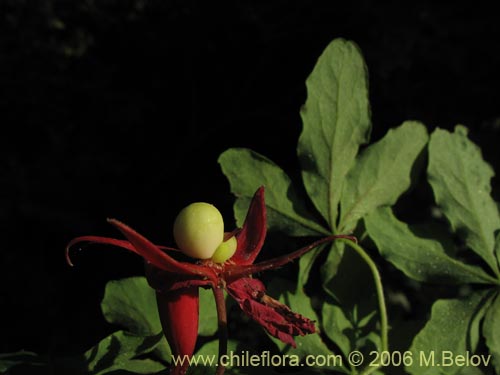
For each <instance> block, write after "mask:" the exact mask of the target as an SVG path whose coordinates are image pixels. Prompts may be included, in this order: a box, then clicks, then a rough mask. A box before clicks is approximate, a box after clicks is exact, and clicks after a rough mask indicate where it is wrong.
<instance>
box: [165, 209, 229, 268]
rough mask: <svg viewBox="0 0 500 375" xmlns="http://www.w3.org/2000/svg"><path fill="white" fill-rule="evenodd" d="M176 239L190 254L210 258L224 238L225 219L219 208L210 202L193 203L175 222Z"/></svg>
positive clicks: (199, 257) (195, 256)
mask: <svg viewBox="0 0 500 375" xmlns="http://www.w3.org/2000/svg"><path fill="white" fill-rule="evenodd" d="M174 239H175V242H176V243H177V246H178V247H179V248H180V249H181V250H182V251H183V252H184V253H185V254H186V255H188V256H190V257H192V258H197V259H209V258H211V257H212V255H213V254H214V252H215V250H216V249H217V247H218V246H219V245H220V244H221V243H222V241H223V240H224V221H223V220H222V215H221V213H220V212H219V210H218V209H217V208H215V207H214V206H213V205H211V204H209V203H202V202H197V203H192V204H190V205H189V206H187V207H185V208H184V209H183V210H182V211H181V212H179V215H177V218H176V219H175V222H174Z"/></svg>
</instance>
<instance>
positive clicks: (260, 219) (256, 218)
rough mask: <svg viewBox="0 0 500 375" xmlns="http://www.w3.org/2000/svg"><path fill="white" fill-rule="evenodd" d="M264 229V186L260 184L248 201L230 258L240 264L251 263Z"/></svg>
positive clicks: (262, 240) (257, 253)
mask: <svg viewBox="0 0 500 375" xmlns="http://www.w3.org/2000/svg"><path fill="white" fill-rule="evenodd" d="M266 231H267V223H266V202H265V200H264V187H263V186H261V187H260V188H259V189H258V190H257V191H256V192H255V194H254V196H253V198H252V201H251V202H250V206H249V208H248V212H247V216H246V218H245V223H244V224H243V228H242V229H241V231H240V232H239V233H238V234H237V235H236V239H237V240H238V247H237V249H236V253H235V254H234V255H233V257H232V258H231V260H232V261H233V262H234V263H236V264H241V265H247V264H252V263H253V262H254V261H255V258H257V255H259V252H260V249H262V245H264V239H265V238H266Z"/></svg>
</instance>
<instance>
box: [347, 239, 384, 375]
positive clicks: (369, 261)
mask: <svg viewBox="0 0 500 375" xmlns="http://www.w3.org/2000/svg"><path fill="white" fill-rule="evenodd" d="M338 240H339V241H342V242H344V243H345V244H347V245H348V246H349V247H351V248H352V249H353V250H354V251H356V253H358V255H359V256H360V257H361V258H362V259H363V260H364V261H365V263H366V264H367V265H368V267H369V268H370V271H371V272H372V275H373V281H374V283H375V290H376V291H377V302H378V309H379V314H380V340H381V348H380V350H381V352H387V351H388V350H389V339H388V336H389V325H388V321H387V308H386V305H385V297H384V288H383V286H382V279H381V277H380V273H379V272H378V269H377V265H376V264H375V262H374V261H373V260H372V258H370V256H369V255H368V254H367V253H366V251H365V250H364V249H363V248H362V247H361V246H359V245H358V244H357V243H356V242H354V241H351V240H349V239H345V238H339V239H338ZM375 370H377V367H368V368H366V369H365V371H363V372H362V373H361V374H362V375H368V374H371V373H372V372H374V371H375Z"/></svg>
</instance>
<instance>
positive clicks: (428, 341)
mask: <svg viewBox="0 0 500 375" xmlns="http://www.w3.org/2000/svg"><path fill="white" fill-rule="evenodd" d="M487 298H488V297H487V292H486V291H478V292H474V293H473V294H472V295H470V296H468V297H467V298H464V299H449V300H438V301H436V302H435V303H434V305H433V306H432V313H431V318H430V320H429V321H428V322H427V324H426V325H425V327H424V328H423V329H422V330H421V331H420V332H419V333H418V334H417V336H415V339H414V340H413V343H412V345H411V347H410V351H411V352H412V353H413V364H412V366H409V367H407V368H406V369H407V371H408V372H409V373H410V374H412V375H420V374H425V375H434V374H436V375H438V374H450V375H451V374H459V373H460V371H461V370H462V369H463V368H462V367H460V366H456V365H455V364H453V363H451V362H450V360H449V357H450V356H451V355H452V356H453V357H455V356H458V355H463V356H465V355H466V354H467V351H470V350H471V347H470V339H469V337H470V327H471V323H472V322H473V321H474V318H475V316H476V315H477V314H482V312H481V310H482V309H483V308H485V306H487V304H485V302H486V301H487ZM422 356H424V357H425V359H424V360H421V359H422V358H423V357H422Z"/></svg>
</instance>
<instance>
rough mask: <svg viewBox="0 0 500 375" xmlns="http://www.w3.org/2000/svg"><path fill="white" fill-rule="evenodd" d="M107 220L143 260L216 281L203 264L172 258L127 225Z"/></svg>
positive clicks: (163, 268)
mask: <svg viewBox="0 0 500 375" xmlns="http://www.w3.org/2000/svg"><path fill="white" fill-rule="evenodd" d="M108 221H109V222H110V223H111V224H112V225H114V226H115V227H116V228H118V230H120V231H121V232H122V233H123V235H124V236H125V237H126V238H127V239H128V240H129V241H130V242H131V244H132V245H133V246H134V248H135V250H136V253H137V254H139V255H141V256H142V257H143V258H144V259H145V260H147V261H148V262H150V263H151V264H153V265H154V266H155V267H158V268H160V269H162V270H164V271H168V272H171V273H174V274H177V275H179V274H180V275H196V276H202V277H206V278H207V279H210V280H211V281H212V282H213V283H214V284H216V283H217V277H216V275H215V273H214V272H213V271H212V270H211V269H209V268H207V267H203V266H199V265H196V264H192V263H186V262H179V261H177V260H175V259H174V258H172V257H170V256H168V255H167V254H165V253H164V252H163V251H162V250H161V249H160V248H159V247H158V246H156V245H155V244H153V243H152V242H151V241H149V240H148V239H147V238H145V237H143V236H142V235H140V234H139V233H137V232H136V231H135V230H133V229H132V228H130V227H129V226H127V225H125V224H123V223H121V222H120V221H118V220H115V219H108Z"/></svg>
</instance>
